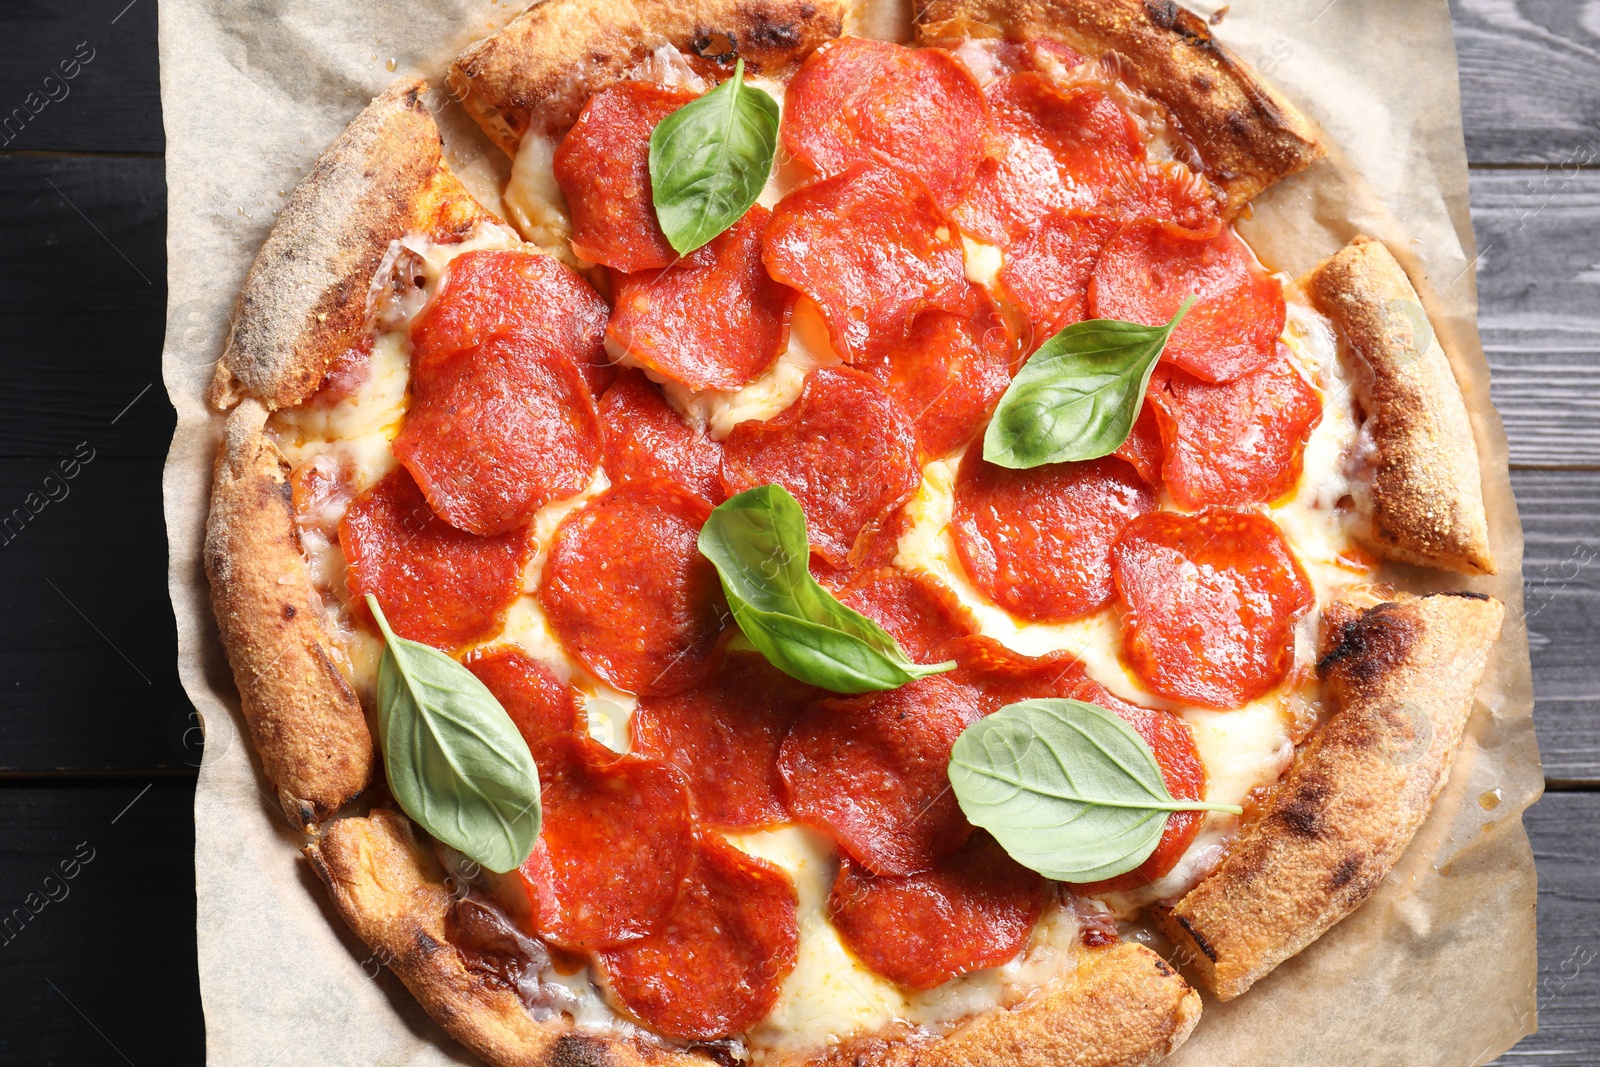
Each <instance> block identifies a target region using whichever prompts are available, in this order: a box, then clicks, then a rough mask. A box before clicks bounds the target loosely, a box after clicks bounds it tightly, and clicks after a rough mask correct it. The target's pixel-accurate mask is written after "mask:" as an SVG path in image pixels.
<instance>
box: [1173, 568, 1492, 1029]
mask: <svg viewBox="0 0 1600 1067" xmlns="http://www.w3.org/2000/svg"><path fill="white" fill-rule="evenodd" d="M1337 607H1338V606H1337V605H1335V608H1337ZM1502 615H1503V609H1502V608H1501V605H1500V603H1499V601H1496V600H1492V599H1490V598H1488V597H1483V596H1479V595H1477V594H1459V593H1438V594H1434V595H1432V596H1426V597H1417V598H1413V599H1407V600H1402V601H1398V602H1390V603H1383V604H1379V605H1377V606H1376V607H1372V608H1369V609H1367V610H1365V611H1359V610H1357V609H1348V610H1344V611H1340V610H1333V611H1330V612H1329V615H1328V618H1329V620H1330V625H1329V628H1328V629H1329V632H1328V633H1327V634H1326V635H1325V641H1324V647H1325V649H1326V652H1325V654H1324V656H1323V658H1322V662H1321V663H1320V665H1319V668H1318V669H1319V673H1320V674H1321V676H1322V699H1323V702H1324V704H1325V705H1326V706H1327V707H1329V708H1330V709H1331V711H1330V715H1329V718H1328V720H1327V721H1326V722H1325V723H1324V724H1323V726H1322V727H1321V729H1319V730H1318V731H1317V733H1316V734H1315V735H1314V736H1313V738H1312V740H1311V741H1310V742H1309V743H1308V744H1307V745H1306V746H1305V748H1304V749H1303V750H1302V751H1301V752H1300V753H1299V754H1298V755H1297V756H1296V758H1295V763H1294V766H1293V767H1292V768H1291V770H1290V772H1289V775H1288V777H1287V778H1286V779H1285V780H1284V781H1283V782H1282V783H1281V784H1280V785H1279V786H1278V788H1277V790H1276V791H1275V792H1274V793H1273V795H1272V797H1271V798H1270V800H1269V801H1268V802H1267V804H1266V805H1265V807H1264V808H1263V810H1262V811H1261V812H1260V813H1259V816H1258V817H1257V818H1256V819H1255V821H1253V822H1252V823H1250V824H1249V825H1248V826H1246V828H1245V829H1244V830H1243V831H1242V832H1241V833H1240V835H1239V838H1238V840H1236V841H1235V842H1234V844H1233V847H1232V849H1231V850H1230V851H1229V853H1228V856H1227V858H1226V859H1224V860H1223V861H1222V864H1221V866H1220V867H1218V868H1217V870H1216V871H1215V872H1214V873H1213V874H1212V875H1211V876H1210V877H1208V878H1207V879H1206V880H1205V881H1203V882H1201V883H1200V884H1199V885H1198V886H1196V887H1195V888H1194V889H1193V890H1192V891H1191V892H1190V893H1189V894H1188V895H1187V896H1185V897H1184V898H1183V899H1182V900H1180V901H1179V902H1178V903H1177V905H1176V906H1175V907H1173V908H1172V909H1171V910H1170V911H1166V912H1161V913H1158V916H1157V918H1158V921H1159V922H1160V923H1161V926H1162V929H1163V931H1164V932H1165V933H1166V934H1167V936H1168V937H1170V938H1171V939H1172V941H1173V944H1175V945H1177V946H1178V947H1179V948H1180V949H1181V950H1183V952H1184V954H1185V956H1186V957H1187V958H1188V960H1189V961H1190V962H1192V964H1193V966H1194V968H1195V970H1196V972H1197V973H1199V974H1200V976H1201V978H1202V979H1203V980H1204V981H1205V983H1206V984H1207V985H1208V986H1209V987H1210V988H1211V989H1212V990H1213V991H1214V992H1215V993H1216V994H1217V996H1219V997H1221V998H1222V999H1223V1000H1229V999H1232V998H1233V997H1236V996H1238V995H1239V994H1240V993H1243V992H1244V991H1245V990H1246V989H1249V988H1250V986H1251V985H1252V984H1254V983H1255V982H1256V981H1258V980H1260V979H1261V978H1262V977H1263V976H1265V975H1266V974H1267V973H1268V972H1270V971H1271V970H1272V969H1273V968H1274V967H1276V966H1277V965H1278V964H1280V963H1282V962H1283V961H1284V960H1286V959H1288V958H1289V957H1291V956H1293V955H1294V954H1295V953H1297V952H1299V951H1300V950H1301V949H1303V948H1305V947H1306V946H1307V945H1309V944H1311V943H1312V942H1313V941H1315V940H1316V939H1317V938H1319V937H1321V936H1322V935H1323V934H1324V933H1325V932H1327V930H1328V929H1329V928H1330V927H1332V926H1333V925H1334V924H1335V923H1337V922H1338V921H1339V920H1340V919H1343V918H1344V917H1345V916H1346V915H1349V914H1350V913H1351V912H1352V911H1354V910H1355V909H1356V908H1357V907H1359V906H1360V904H1361V903H1362V901H1364V900H1365V899H1366V898H1367V896H1368V895H1369V894H1370V893H1371V892H1372V891H1373V890H1374V889H1375V888H1377V886H1378V883H1379V882H1380V881H1382V880H1383V877H1384V876H1385V875H1386V874H1388V873H1389V870H1390V868H1392V867H1393V866H1394V864H1395V861H1396V860H1397V859H1399V857H1400V854H1401V853H1402V852H1404V851H1405V848H1406V845H1407V844H1409V843H1410V841H1411V838H1412V836H1413V835H1414V834H1415V833H1416V832H1417V828H1418V827H1419V826H1421V825H1422V821H1423V819H1424V818H1426V817H1427V814H1428V811H1429V809H1430V807H1431V806H1432V804H1433V801H1434V798H1435V797H1437V796H1438V795H1439V791H1440V790H1441V789H1442V788H1443V787H1444V783H1445V781H1446V779H1448V778H1449V776H1450V767H1451V764H1452V763H1453V761H1454V760H1455V755H1456V751H1457V749H1458V748H1459V747H1460V744H1461V738H1462V734H1463V731H1464V729H1465V727H1466V722H1467V719H1468V717H1469V716H1470V715H1471V713H1472V708H1473V695H1474V693H1475V692H1476V690H1477V688H1478V683H1479V682H1480V681H1481V680H1482V679H1483V673H1484V670H1485V667H1486V665H1487V663H1488V657H1489V649H1490V646H1492V645H1493V644H1494V642H1495V639H1496V638H1497V637H1498V636H1499V633H1500V621H1501V617H1502Z"/></svg>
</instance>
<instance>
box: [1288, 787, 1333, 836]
mask: <svg viewBox="0 0 1600 1067" xmlns="http://www.w3.org/2000/svg"><path fill="white" fill-rule="evenodd" d="M1327 800H1328V787H1327V786H1326V785H1324V784H1323V783H1321V782H1319V781H1316V780H1314V779H1313V780H1311V781H1305V782H1301V783H1300V784H1299V785H1298V786H1296V787H1295V791H1294V796H1293V797H1292V798H1291V799H1290V800H1289V802H1288V803H1287V804H1285V805H1284V806H1283V807H1282V808H1281V809H1280V810H1279V811H1278V813H1277V819H1278V821H1279V822H1281V823H1282V824H1283V825H1284V828H1285V829H1287V830H1288V831H1289V832H1290V833H1292V834H1296V835H1298V836H1300V837H1317V836H1318V835H1320V834H1321V833H1322V829H1323V818H1322V817H1323V809H1324V808H1325V807H1326V805H1327Z"/></svg>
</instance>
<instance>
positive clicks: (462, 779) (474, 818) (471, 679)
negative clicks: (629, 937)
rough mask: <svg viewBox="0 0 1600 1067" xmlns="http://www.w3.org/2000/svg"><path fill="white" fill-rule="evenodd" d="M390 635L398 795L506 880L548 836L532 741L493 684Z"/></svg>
mask: <svg viewBox="0 0 1600 1067" xmlns="http://www.w3.org/2000/svg"><path fill="white" fill-rule="evenodd" d="M367 607H368V608H370V609H371V610H372V617H373V618H374V619H377V620H378V628H379V629H381V630H382V631H383V640H384V648H383V659H382V660H381V661H380V662H379V664H378V740H379V742H380V743H381V744H382V746H383V765H384V769H385V770H386V771H387V772H388V775H389V791H390V792H391V793H393V794H394V798H395V799H396V800H397V801H399V802H400V807H401V808H403V809H404V810H405V813H406V814H407V815H409V816H411V818H413V819H415V820H416V821H417V823H418V824H419V825H421V826H422V828H423V829H424V830H426V831H428V833H430V834H432V835H433V836H434V837H436V838H438V839H439V840H440V841H443V842H444V843H445V844H447V845H449V846H450V847H452V848H454V849H456V850H457V851H459V852H462V853H465V854H466V855H468V856H470V857H472V858H473V859H474V860H476V861H477V862H478V863H480V864H482V865H483V866H485V867H487V868H489V870H491V871H495V872H497V873H500V874H504V873H505V872H506V871H509V870H512V869H514V868H516V867H518V866H520V865H521V864H522V861H523V860H526V859H527V858H528V854H529V853H530V852H532V851H533V843H534V839H535V838H537V837H538V836H539V818H540V808H539V771H538V768H537V767H535V766H534V763H533V754H532V753H531V752H529V751H528V743H527V742H526V741H524V740H523V739H522V735H521V734H519V733H518V732H517V728H516V726H514V725H513V724H512V722H511V717H510V716H509V715H507V714H506V712H505V709H504V708H502V707H501V706H500V702H499V701H498V700H496V699H495V698H494V694H492V693H490V692H489V690H488V687H487V686H485V685H484V684H483V683H482V682H480V681H478V679H477V678H476V677H475V676H474V675H473V673H472V672H471V671H469V670H467V669H466V668H465V667H463V666H462V665H461V664H459V663H457V662H456V661H455V660H453V659H451V658H450V657H449V656H447V655H445V654H444V653H443V652H440V651H439V650H438V649H436V648H430V647H429V646H427V645H424V644H421V643H420V642H417V641H408V640H407V639H406V638H404V637H398V636H396V635H395V633H394V631H393V630H391V629H389V620H388V619H386V618H384V615H383V610H382V609H381V608H379V607H378V602H377V600H376V599H374V598H373V597H372V596H371V594H368V596H367Z"/></svg>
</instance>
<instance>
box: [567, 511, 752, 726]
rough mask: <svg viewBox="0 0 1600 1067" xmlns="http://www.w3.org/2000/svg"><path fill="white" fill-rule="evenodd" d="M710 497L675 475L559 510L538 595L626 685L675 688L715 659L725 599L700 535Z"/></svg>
mask: <svg viewBox="0 0 1600 1067" xmlns="http://www.w3.org/2000/svg"><path fill="white" fill-rule="evenodd" d="M710 514H711V505H710V504H708V503H706V501H704V500H703V499H701V498H700V497H697V496H695V495H694V494H693V493H691V492H689V491H688V490H687V489H684V488H683V487H682V486H680V485H678V484H677V483H675V482H669V481H654V482H645V483H643V484H639V483H634V484H628V485H621V486H615V487H613V488H612V489H610V490H608V491H607V492H606V493H605V494H604V495H603V496H599V497H596V498H595V499H594V500H591V501H589V503H587V504H585V505H584V506H583V507H581V508H579V509H578V510H577V511H575V512H573V513H572V514H571V515H568V516H567V517H566V518H565V519H564V520H562V523H561V526H560V527H559V528H558V529H557V530H556V535H555V540H554V542H553V543H552V544H551V546H550V558H549V559H548V560H547V561H546V562H545V565H544V581H543V583H542V584H541V585H540V586H539V602H540V603H541V604H542V605H543V606H544V610H545V614H546V615H547V616H548V617H549V619H550V626H551V628H552V629H553V630H554V631H555V635H556V637H557V638H558V639H559V640H560V641H561V644H562V645H563V646H564V647H565V648H566V649H567V651H568V652H570V653H572V654H573V655H575V656H577V657H578V659H580V660H582V661H583V664H584V666H586V667H588V668H589V669H590V670H591V671H593V672H594V673H595V674H597V675H599V676H600V677H601V678H603V679H605V680H606V681H607V682H610V683H611V684H612V685H614V686H616V687H617V688H618V689H621V690H624V691H626V692H629V693H638V694H640V695H646V694H662V693H675V692H679V691H681V690H683V689H687V688H688V687H689V686H691V685H693V684H694V683H696V682H698V681H699V680H700V679H701V678H703V677H705V675H706V673H707V672H708V671H710V669H711V667H712V666H713V660H714V658H715V655H716V652H717V646H718V639H719V638H720V637H721V635H722V629H723V622H724V619H725V617H726V615H727V610H728V607H727V602H726V601H725V600H724V599H723V596H722V586H721V584H720V583H719V581H718V579H717V572H716V569H715V568H714V567H712V565H711V561H710V560H708V559H706V558H705V557H704V556H702V555H701V554H700V549H699V547H698V546H697V545H696V543H695V541H696V538H697V537H699V535H700V527H701V526H703V525H705V521H706V518H707V517H708V516H709V515H710Z"/></svg>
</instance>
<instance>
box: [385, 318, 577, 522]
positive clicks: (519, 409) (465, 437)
mask: <svg viewBox="0 0 1600 1067" xmlns="http://www.w3.org/2000/svg"><path fill="white" fill-rule="evenodd" d="M419 370H420V368H419ZM393 448H394V455H395V458H396V459H398V460H399V461H400V462H401V463H403V464H405V467H406V469H407V470H409V471H410V472H411V474H412V476H413V477H414V478H416V480H417V484H418V485H419V486H421V488H422V491H423V493H424V494H425V495H426V496H427V498H428V503H429V504H431V505H432V506H433V509H434V510H435V511H437V512H438V513H439V515H440V516H441V517H442V518H444V519H445V520H446V521H448V522H449V523H450V524H451V525H452V526H458V527H460V528H461V529H463V530H466V531H467V532H469V533H475V534H483V535H489V534H498V533H504V532H505V531H507V530H510V529H513V528H515V527H518V526H522V525H524V524H526V523H527V522H528V520H529V519H531V518H533V514H534V512H536V511H538V510H539V509H540V508H541V507H543V506H544V505H545V504H548V503H549V502H550V501H552V500H561V499H565V498H566V497H569V496H573V495H575V494H577V493H579V492H581V491H582V490H583V488H584V487H585V486H587V485H588V484H589V481H590V479H592V478H593V477H594V469H595V467H596V466H598V465H599V463H600V452H601V448H602V440H601V431H600V416H599V414H598V413H597V412H596V411H595V408H594V399H593V398H592V397H591V396H590V395H589V387H588V386H587V385H585V384H584V381H583V376H582V375H581V374H579V373H578V370H577V368H576V367H574V366H573V365H572V363H571V361H569V360H568V359H566V358H565V357H563V356H561V355H559V354H557V353H555V352H554V351H552V350H551V349H549V348H548V347H546V346H545V345H544V344H543V343H542V342H540V341H538V340H536V339H534V338H533V337H532V336H530V335H527V334H495V335H493V336H490V337H489V338H487V339H486V340H485V341H484V342H483V343H482V344H480V345H478V346H477V347H475V348H471V349H467V350H466V351H463V352H459V353H456V354H455V355H453V356H451V357H449V358H448V359H446V360H440V361H437V362H434V363H432V364H430V365H429V369H428V371H427V372H426V373H420V372H419V373H414V374H412V376H411V406H410V407H409V408H408V409H407V410H406V415H405V421H404V422H402V423H401V424H400V434H399V436H397V437H396V438H395V439H394V444H393Z"/></svg>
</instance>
